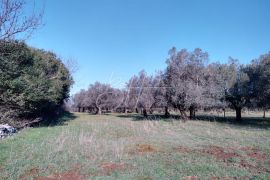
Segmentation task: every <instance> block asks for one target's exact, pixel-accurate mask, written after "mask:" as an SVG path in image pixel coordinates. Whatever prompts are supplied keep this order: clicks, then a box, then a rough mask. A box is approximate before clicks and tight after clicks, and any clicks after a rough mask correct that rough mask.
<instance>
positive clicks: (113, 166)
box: [100, 162, 131, 175]
mask: <svg viewBox="0 0 270 180" xmlns="http://www.w3.org/2000/svg"><path fill="white" fill-rule="evenodd" d="M100 167H101V168H102V170H103V173H101V174H106V175H110V174H111V173H112V172H114V171H122V170H126V169H129V168H131V166H130V165H128V164H124V163H121V164H117V163H111V162H109V163H103V164H101V165H100Z"/></svg>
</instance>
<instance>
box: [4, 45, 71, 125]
mask: <svg viewBox="0 0 270 180" xmlns="http://www.w3.org/2000/svg"><path fill="white" fill-rule="evenodd" d="M72 83H73V81H72V78H71V75H70V73H69V71H68V70H67V68H66V67H65V65H64V64H63V63H62V62H61V59H59V58H58V57H57V56H56V55H55V54H54V53H52V52H48V51H44V50H39V49H34V48H30V47H28V46H27V45H26V44H24V43H21V42H14V41H9V42H7V41H0V114H1V115H0V119H1V121H9V120H10V121H11V123H19V121H20V120H22V119H26V120H27V119H31V118H35V117H40V116H43V117H44V116H46V115H48V114H51V113H54V112H55V111H57V109H59V108H60V107H61V106H62V105H63V103H64V100H65V99H67V98H68V97H69V88H70V86H71V85H72Z"/></svg>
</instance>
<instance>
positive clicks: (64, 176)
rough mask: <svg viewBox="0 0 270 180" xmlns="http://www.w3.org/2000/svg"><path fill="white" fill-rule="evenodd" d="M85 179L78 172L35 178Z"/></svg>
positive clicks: (51, 179) (45, 179)
mask: <svg viewBox="0 0 270 180" xmlns="http://www.w3.org/2000/svg"><path fill="white" fill-rule="evenodd" d="M84 179H85V177H84V176H82V175H79V174H78V173H77V172H74V171H68V172H64V173H56V174H53V175H50V176H47V177H35V180H84Z"/></svg>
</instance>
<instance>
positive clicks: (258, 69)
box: [245, 52, 270, 118]
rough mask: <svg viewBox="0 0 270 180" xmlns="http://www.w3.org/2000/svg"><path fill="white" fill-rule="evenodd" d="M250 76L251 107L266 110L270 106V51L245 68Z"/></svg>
mask: <svg viewBox="0 0 270 180" xmlns="http://www.w3.org/2000/svg"><path fill="white" fill-rule="evenodd" d="M245 72H246V73H247V74H248V76H249V79H250V81H249V89H250V99H251V104H250V106H251V107H253V108H254V107H255V108H259V109H262V110H263V111H264V115H263V117H264V118H265V111H266V110H268V109H269V108H270V52H269V53H267V54H265V55H262V56H260V57H259V58H258V59H255V60H253V61H252V62H251V64H249V65H248V66H247V67H246V68H245Z"/></svg>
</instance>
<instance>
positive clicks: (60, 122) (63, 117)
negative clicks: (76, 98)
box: [33, 111, 77, 127]
mask: <svg viewBox="0 0 270 180" xmlns="http://www.w3.org/2000/svg"><path fill="white" fill-rule="evenodd" d="M76 118H77V116H76V115H75V114H73V113H71V112H68V111H64V112H62V113H61V114H59V115H58V116H53V117H46V119H44V121H42V122H40V123H38V124H35V125H33V127H47V126H67V125H68V124H67V122H69V121H72V120H74V119H76Z"/></svg>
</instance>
